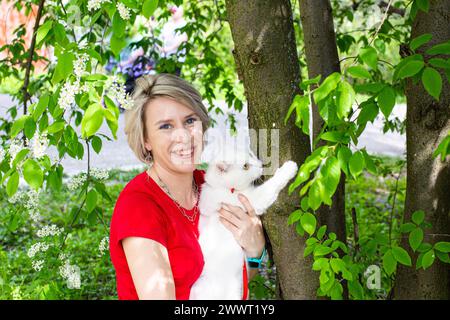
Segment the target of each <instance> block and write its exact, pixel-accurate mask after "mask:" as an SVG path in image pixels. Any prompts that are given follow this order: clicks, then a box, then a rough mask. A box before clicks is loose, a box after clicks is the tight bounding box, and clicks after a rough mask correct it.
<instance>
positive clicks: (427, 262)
mask: <svg viewBox="0 0 450 320" xmlns="http://www.w3.org/2000/svg"><path fill="white" fill-rule="evenodd" d="M435 258H436V256H435V254H434V250H433V249H431V250H430V251H428V252H426V253H425V254H424V255H423V258H422V268H423V270H425V269H427V268H429V267H430V266H431V265H432V264H433V262H434V259H435Z"/></svg>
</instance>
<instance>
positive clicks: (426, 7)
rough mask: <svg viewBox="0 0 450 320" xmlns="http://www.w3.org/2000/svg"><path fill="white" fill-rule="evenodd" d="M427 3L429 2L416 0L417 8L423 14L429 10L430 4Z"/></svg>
mask: <svg viewBox="0 0 450 320" xmlns="http://www.w3.org/2000/svg"><path fill="white" fill-rule="evenodd" d="M428 1H429V0H416V3H417V7H418V8H419V9H420V10H422V11H424V12H428V10H429V8H430V3H429V2H428Z"/></svg>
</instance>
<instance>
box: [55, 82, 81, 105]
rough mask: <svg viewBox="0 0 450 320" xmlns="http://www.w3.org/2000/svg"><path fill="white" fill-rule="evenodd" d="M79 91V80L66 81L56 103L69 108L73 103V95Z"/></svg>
mask: <svg viewBox="0 0 450 320" xmlns="http://www.w3.org/2000/svg"><path fill="white" fill-rule="evenodd" d="M79 91H80V82H79V81H75V82H74V83H71V82H69V81H66V83H64V86H63V88H62V89H61V92H60V93H59V98H58V105H59V106H60V107H61V108H63V109H64V110H69V109H71V108H72V106H73V105H74V104H75V95H76V94H77V93H79Z"/></svg>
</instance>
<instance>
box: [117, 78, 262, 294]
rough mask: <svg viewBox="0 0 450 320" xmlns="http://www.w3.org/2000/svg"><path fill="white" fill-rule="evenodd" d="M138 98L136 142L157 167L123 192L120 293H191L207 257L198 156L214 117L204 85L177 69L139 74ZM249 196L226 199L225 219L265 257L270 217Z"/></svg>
mask: <svg viewBox="0 0 450 320" xmlns="http://www.w3.org/2000/svg"><path fill="white" fill-rule="evenodd" d="M133 99H134V102H135V106H134V108H133V109H132V110H128V111H127V112H126V114H125V121H126V123H125V132H126V134H127V137H128V143H129V145H130V148H131V149H132V150H133V151H134V153H135V154H136V156H137V157H138V158H139V159H140V160H141V161H142V162H144V163H146V164H148V165H149V168H148V170H146V171H145V172H142V173H140V174H138V175H137V176H136V177H135V178H134V179H133V180H131V181H130V182H129V183H128V184H127V186H126V187H125V188H124V190H123V191H122V192H121V194H120V196H119V198H118V200H117V203H116V207H115V209H114V214H113V217H112V221H111V229H110V254H111V260H112V262H113V264H114V267H115V269H116V280H117V292H118V296H119V299H189V293H190V288H191V286H192V285H193V284H194V282H195V281H196V280H197V279H198V277H199V276H200V274H201V272H202V268H203V264H204V262H203V256H202V253H201V249H200V246H199V244H198V240H197V238H198V219H199V212H198V200H199V195H200V192H201V184H202V183H203V182H204V172H203V171H199V170H196V169H195V164H196V163H197V160H198V159H199V156H200V154H201V150H202V141H203V140H202V135H203V132H204V130H206V128H207V127H208V124H209V118H208V114H207V110H206V108H205V106H204V105H203V103H202V99H201V97H200V94H199V93H198V92H197V90H195V89H194V88H193V87H192V86H191V85H190V84H189V83H187V82H186V81H184V80H182V79H181V78H178V77H177V76H174V75H169V74H159V75H152V76H143V77H141V78H138V79H137V81H136V88H135V91H134V94H133ZM241 199H242V200H241V201H242V203H243V206H244V207H245V208H246V211H244V210H242V209H241V208H239V207H235V206H226V207H224V208H221V209H220V215H221V221H222V222H223V223H224V225H225V226H226V227H227V228H228V229H229V230H230V231H231V232H232V233H233V235H234V237H235V238H236V240H237V241H238V243H239V244H240V245H241V246H242V248H243V249H244V250H245V253H246V255H247V257H249V258H257V257H260V256H261V254H262V252H263V249H264V245H265V242H264V236H263V230H262V225H261V222H260V220H259V218H258V217H257V216H256V215H255V213H254V210H253V208H252V206H251V205H250V203H249V202H248V200H247V199H245V197H242V198H241ZM218 254H220V253H218ZM256 272H257V270H251V271H250V272H249V276H250V277H251V276H252V275H254V274H256ZM244 274H245V275H247V274H246V271H245V269H244ZM244 284H245V286H246V284H247V283H246V282H245V283H244ZM246 294H247V290H244V298H245V297H246Z"/></svg>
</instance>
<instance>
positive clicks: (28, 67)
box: [22, 0, 45, 115]
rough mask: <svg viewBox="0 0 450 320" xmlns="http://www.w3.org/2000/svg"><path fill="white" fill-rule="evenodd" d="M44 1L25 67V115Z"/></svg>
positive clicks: (36, 22) (39, 10) (43, 0)
mask: <svg viewBox="0 0 450 320" xmlns="http://www.w3.org/2000/svg"><path fill="white" fill-rule="evenodd" d="M44 2H45V0H41V1H40V2H39V7H38V12H37V15H36V21H35V22H34V27H33V37H32V38H31V44H30V49H29V50H28V58H27V63H26V68H25V79H24V82H23V87H22V91H23V114H24V115H25V114H27V101H28V99H29V94H28V85H29V84H30V73H31V67H32V65H33V56H34V48H35V46H36V35H37V30H38V29H39V23H40V21H41V17H42V11H43V9H44Z"/></svg>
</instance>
